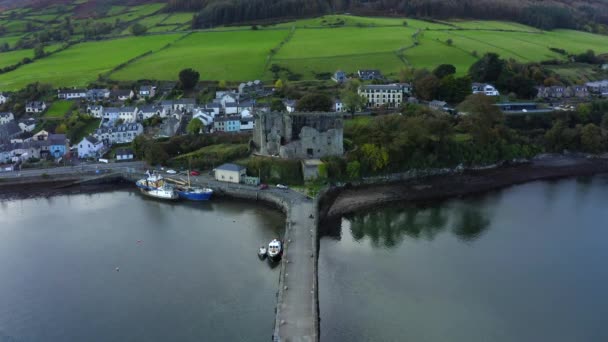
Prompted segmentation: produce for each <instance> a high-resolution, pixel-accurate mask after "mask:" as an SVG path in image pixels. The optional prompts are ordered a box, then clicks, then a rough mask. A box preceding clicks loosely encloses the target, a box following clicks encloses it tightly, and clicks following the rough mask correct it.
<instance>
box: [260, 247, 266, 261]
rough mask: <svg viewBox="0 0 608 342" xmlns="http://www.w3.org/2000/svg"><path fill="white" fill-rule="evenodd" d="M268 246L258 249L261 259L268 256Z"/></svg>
mask: <svg viewBox="0 0 608 342" xmlns="http://www.w3.org/2000/svg"><path fill="white" fill-rule="evenodd" d="M266 253H267V251H266V247H264V246H262V247H260V250H259V251H258V256H259V257H260V259H264V258H265V257H266Z"/></svg>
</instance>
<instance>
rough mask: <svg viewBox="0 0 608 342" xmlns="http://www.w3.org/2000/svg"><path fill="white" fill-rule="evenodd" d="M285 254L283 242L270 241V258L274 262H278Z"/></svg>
mask: <svg viewBox="0 0 608 342" xmlns="http://www.w3.org/2000/svg"><path fill="white" fill-rule="evenodd" d="M282 254H283V248H282V246H281V241H279V240H277V239H274V240H272V241H270V243H269V244H268V257H270V259H272V260H278V259H280V258H281V255H282Z"/></svg>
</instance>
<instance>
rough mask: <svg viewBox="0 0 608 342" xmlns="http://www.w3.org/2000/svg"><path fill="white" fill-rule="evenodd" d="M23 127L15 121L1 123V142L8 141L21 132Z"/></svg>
mask: <svg viewBox="0 0 608 342" xmlns="http://www.w3.org/2000/svg"><path fill="white" fill-rule="evenodd" d="M21 132H22V131H21V128H19V125H17V123H16V122H15V121H11V122H8V123H5V124H4V125H0V143H8V142H10V141H11V139H14V138H16V137H17V136H19V134H21Z"/></svg>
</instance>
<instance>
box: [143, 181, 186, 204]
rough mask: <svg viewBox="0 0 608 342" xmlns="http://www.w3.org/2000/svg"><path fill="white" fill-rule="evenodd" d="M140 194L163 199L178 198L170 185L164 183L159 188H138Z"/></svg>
mask: <svg viewBox="0 0 608 342" xmlns="http://www.w3.org/2000/svg"><path fill="white" fill-rule="evenodd" d="M139 190H140V191H141V193H142V194H144V195H147V196H150V197H154V198H158V199H164V200H176V199H178V198H179V195H178V194H177V192H176V191H175V190H174V189H173V188H172V187H170V186H167V185H164V186H162V187H160V188H154V189H144V188H139Z"/></svg>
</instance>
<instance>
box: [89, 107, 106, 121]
mask: <svg viewBox="0 0 608 342" xmlns="http://www.w3.org/2000/svg"><path fill="white" fill-rule="evenodd" d="M87 113H89V114H90V115H91V116H93V117H95V118H98V119H101V118H102V117H103V106H102V105H88V106H87Z"/></svg>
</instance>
